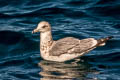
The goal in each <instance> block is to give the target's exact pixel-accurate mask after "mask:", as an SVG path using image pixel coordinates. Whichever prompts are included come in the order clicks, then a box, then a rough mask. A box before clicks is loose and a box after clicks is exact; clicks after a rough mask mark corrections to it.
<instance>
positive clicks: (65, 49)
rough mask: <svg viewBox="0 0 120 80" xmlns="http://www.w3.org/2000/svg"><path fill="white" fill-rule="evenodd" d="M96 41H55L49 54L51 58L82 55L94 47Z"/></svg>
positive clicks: (66, 39) (91, 39) (71, 39)
mask: <svg viewBox="0 0 120 80" xmlns="http://www.w3.org/2000/svg"><path fill="white" fill-rule="evenodd" d="M96 44H97V40H95V39H93V38H88V39H83V40H79V39H76V38H73V37H67V38H63V39H60V40H58V41H56V42H55V43H54V44H53V46H52V48H51V49H50V51H49V53H50V55H52V56H60V55H61V54H72V53H82V52H85V51H88V50H89V49H91V48H93V47H95V46H96Z"/></svg>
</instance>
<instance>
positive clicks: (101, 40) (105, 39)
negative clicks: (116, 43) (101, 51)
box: [97, 36, 113, 46]
mask: <svg viewBox="0 0 120 80" xmlns="http://www.w3.org/2000/svg"><path fill="white" fill-rule="evenodd" d="M112 38H113V36H109V37H106V38H102V39H98V40H97V45H98V46H104V45H105V43H106V41H108V40H110V39H112Z"/></svg>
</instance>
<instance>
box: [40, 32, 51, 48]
mask: <svg viewBox="0 0 120 80" xmlns="http://www.w3.org/2000/svg"><path fill="white" fill-rule="evenodd" d="M52 42H53V39H52V34H51V31H47V32H44V33H40V45H41V46H50V45H51V44H52Z"/></svg>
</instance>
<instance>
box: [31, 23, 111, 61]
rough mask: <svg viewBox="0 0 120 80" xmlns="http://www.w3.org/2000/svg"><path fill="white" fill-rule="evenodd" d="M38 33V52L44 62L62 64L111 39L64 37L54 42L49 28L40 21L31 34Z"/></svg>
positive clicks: (48, 25)
mask: <svg viewBox="0 0 120 80" xmlns="http://www.w3.org/2000/svg"><path fill="white" fill-rule="evenodd" d="M35 32H40V52H41V57H42V58H44V59H45V60H50V61H58V62H64V61H68V60H71V59H74V58H78V57H80V56H82V55H84V54H86V53H87V52H89V51H91V50H93V49H94V48H96V47H97V46H103V45H105V42H106V41H107V40H109V39H111V38H112V37H107V38H103V39H99V40H95V39H94V38H87V39H82V40H79V39H77V38H74V37H66V38H63V39H59V40H57V41H54V40H53V39H52V34H51V26H50V24H49V23H48V22H46V21H42V22H40V23H39V24H38V27H37V28H36V29H34V30H33V32H32V33H35Z"/></svg>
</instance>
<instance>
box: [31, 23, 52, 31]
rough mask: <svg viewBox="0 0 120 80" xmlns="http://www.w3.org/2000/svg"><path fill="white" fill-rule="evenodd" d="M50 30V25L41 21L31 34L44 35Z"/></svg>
mask: <svg viewBox="0 0 120 80" xmlns="http://www.w3.org/2000/svg"><path fill="white" fill-rule="evenodd" d="M50 30H51V27H50V24H49V23H48V22H46V21H42V22H40V23H39V24H38V26H37V28H36V29H34V30H33V31H32V33H36V32H41V33H44V32H47V31H50Z"/></svg>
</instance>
